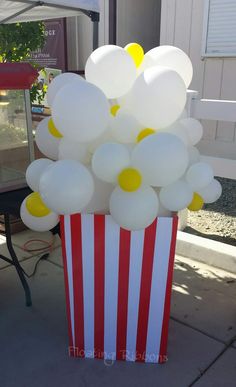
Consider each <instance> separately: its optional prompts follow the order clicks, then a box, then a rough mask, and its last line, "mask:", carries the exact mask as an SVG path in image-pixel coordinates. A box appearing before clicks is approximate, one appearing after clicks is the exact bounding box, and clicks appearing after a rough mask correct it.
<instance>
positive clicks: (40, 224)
mask: <svg viewBox="0 0 236 387" xmlns="http://www.w3.org/2000/svg"><path fill="white" fill-rule="evenodd" d="M26 200H27V198H25V199H24V201H23V202H22V204H21V207H20V217H21V219H22V222H23V223H24V224H25V225H26V226H27V227H28V228H30V229H31V230H33V231H39V232H44V231H49V230H51V229H52V228H53V227H55V226H56V225H57V223H58V222H59V217H58V215H57V214H55V213H54V212H50V214H48V215H46V216H40V217H38V216H33V215H31V214H30V213H29V211H28V210H27V208H26Z"/></svg>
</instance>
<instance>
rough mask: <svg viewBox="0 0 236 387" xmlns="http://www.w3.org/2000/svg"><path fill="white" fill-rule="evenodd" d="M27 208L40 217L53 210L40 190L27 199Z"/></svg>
mask: <svg viewBox="0 0 236 387" xmlns="http://www.w3.org/2000/svg"><path fill="white" fill-rule="evenodd" d="M25 205H26V208H27V210H28V211H29V213H30V214H31V215H33V216H36V217H38V218H40V217H42V216H46V215H49V214H50V212H51V210H50V209H49V208H47V207H46V206H45V204H44V202H43V201H42V199H41V196H40V194H39V193H38V192H33V193H32V194H30V195H29V196H28V197H27V199H26V203H25Z"/></svg>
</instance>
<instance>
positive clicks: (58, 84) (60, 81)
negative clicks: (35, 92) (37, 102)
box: [47, 73, 84, 106]
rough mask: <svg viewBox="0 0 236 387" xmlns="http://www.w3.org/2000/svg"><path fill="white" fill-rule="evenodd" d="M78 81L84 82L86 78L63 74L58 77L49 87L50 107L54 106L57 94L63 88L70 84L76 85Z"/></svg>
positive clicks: (48, 98) (48, 99)
mask: <svg viewBox="0 0 236 387" xmlns="http://www.w3.org/2000/svg"><path fill="white" fill-rule="evenodd" d="M77 81H84V78H82V77H81V76H80V75H77V74H74V73H63V74H60V75H57V76H56V77H55V78H54V79H53V80H52V82H51V83H50V84H49V86H48V90H47V101H48V104H49V106H52V104H53V100H54V98H55V96H56V94H57V93H58V91H59V90H60V89H61V88H62V87H64V86H65V85H67V84H68V83H71V82H72V83H74V82H77Z"/></svg>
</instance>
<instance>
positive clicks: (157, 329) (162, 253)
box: [145, 218, 172, 363]
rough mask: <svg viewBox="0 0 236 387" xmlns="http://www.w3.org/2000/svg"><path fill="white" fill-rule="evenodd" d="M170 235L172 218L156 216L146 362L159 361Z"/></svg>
mask: <svg viewBox="0 0 236 387" xmlns="http://www.w3.org/2000/svg"><path fill="white" fill-rule="evenodd" d="M171 237H172V218H158V222H157V234H156V243H155V251H154V262H153V272H152V287H151V296H150V308H149V318H148V332H147V344H146V358H145V361H146V362H147V363H149V362H151V363H157V362H158V361H159V349H160V342H161V332H162V322H163V313H164V305H165V292H166V281H167V274H168V268H169V255H170V245H171Z"/></svg>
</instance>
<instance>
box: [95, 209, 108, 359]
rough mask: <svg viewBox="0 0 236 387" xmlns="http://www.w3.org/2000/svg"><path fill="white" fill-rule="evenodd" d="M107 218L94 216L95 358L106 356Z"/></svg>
mask: <svg viewBox="0 0 236 387" xmlns="http://www.w3.org/2000/svg"><path fill="white" fill-rule="evenodd" d="M104 288H105V216H104V215H94V356H95V357H96V358H98V359H102V358H103V354H104V293H105V289H104Z"/></svg>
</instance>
